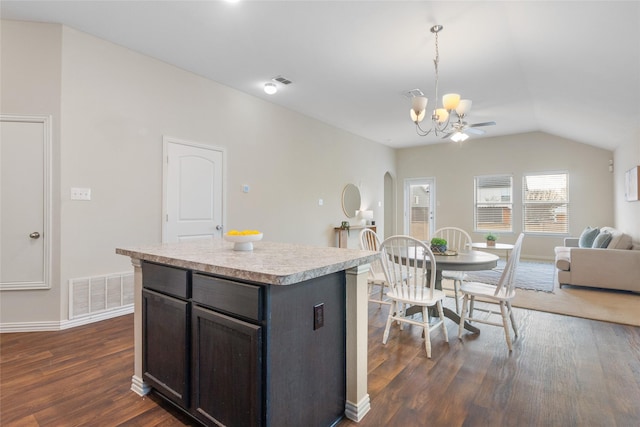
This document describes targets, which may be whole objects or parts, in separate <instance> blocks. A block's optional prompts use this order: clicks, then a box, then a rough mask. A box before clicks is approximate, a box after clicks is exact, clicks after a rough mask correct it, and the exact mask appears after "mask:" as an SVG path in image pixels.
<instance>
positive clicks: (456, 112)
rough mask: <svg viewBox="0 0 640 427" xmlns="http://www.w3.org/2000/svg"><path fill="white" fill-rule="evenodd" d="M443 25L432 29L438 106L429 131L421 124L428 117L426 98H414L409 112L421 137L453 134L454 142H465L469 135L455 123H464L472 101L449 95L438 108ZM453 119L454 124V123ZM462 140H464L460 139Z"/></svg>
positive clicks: (433, 113)
mask: <svg viewBox="0 0 640 427" xmlns="http://www.w3.org/2000/svg"><path fill="white" fill-rule="evenodd" d="M442 28H443V27H442V25H434V26H433V27H431V32H432V33H434V34H435V39H436V41H435V47H436V57H435V59H434V60H433V63H434V66H435V70H436V82H435V89H436V93H435V99H436V105H435V108H434V109H433V112H432V113H431V125H430V127H429V128H428V129H424V128H423V127H422V126H421V125H420V123H421V122H422V121H423V120H424V119H425V117H426V116H427V104H428V102H429V100H428V99H427V98H426V97H425V96H414V97H413V98H412V101H411V111H410V112H409V114H410V117H411V121H413V122H414V123H415V125H416V132H417V133H418V135H420V136H426V135H429V134H430V133H431V132H433V133H434V134H435V135H440V134H451V139H453V140H454V141H455V140H456V139H454V137H456V138H457V140H458V141H464V140H465V139H466V138H468V135H466V134H464V133H462V132H460V131H456V128H455V127H454V126H453V125H452V124H453V123H459V124H460V123H462V120H463V118H464V117H465V115H467V114H468V113H469V110H471V100H469V99H460V95H459V94H457V93H447V94H445V95H444V96H443V97H442V105H441V106H438V64H439V62H440V52H439V50H438V33H439V32H440V31H441V30H442ZM452 119H453V123H452ZM460 138H462V139H460Z"/></svg>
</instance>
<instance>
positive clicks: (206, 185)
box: [162, 137, 224, 242]
mask: <svg viewBox="0 0 640 427" xmlns="http://www.w3.org/2000/svg"><path fill="white" fill-rule="evenodd" d="M164 154H165V155H164V158H165V167H164V177H163V181H164V201H165V202H164V213H163V214H164V222H163V224H164V227H163V233H162V241H163V242H179V241H183V240H193V239H205V238H212V237H220V236H222V226H223V200H224V197H223V191H224V185H223V177H224V151H223V150H222V149H218V148H214V147H209V146H206V145H201V144H194V143H190V142H186V141H180V140H176V139H173V138H168V137H165V138H164Z"/></svg>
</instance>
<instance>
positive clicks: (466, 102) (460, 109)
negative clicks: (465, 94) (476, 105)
mask: <svg viewBox="0 0 640 427" xmlns="http://www.w3.org/2000/svg"><path fill="white" fill-rule="evenodd" d="M470 110H471V100H470V99H461V100H460V103H459V104H458V106H457V107H456V113H457V114H458V115H459V116H464V115H465V114H467V113H469V111H470Z"/></svg>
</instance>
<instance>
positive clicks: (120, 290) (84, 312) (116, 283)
mask: <svg viewBox="0 0 640 427" xmlns="http://www.w3.org/2000/svg"><path fill="white" fill-rule="evenodd" d="M127 306H133V272H127V273H115V274H109V275H105V276H93V277H82V278H79V279H71V280H69V319H78V318H83V317H88V316H93V315H96V314H101V313H105V312H109V311H115V310H118V309H121V308H122V307H127Z"/></svg>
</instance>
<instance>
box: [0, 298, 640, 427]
mask: <svg viewBox="0 0 640 427" xmlns="http://www.w3.org/2000/svg"><path fill="white" fill-rule="evenodd" d="M387 310H388V306H383V307H382V308H378V307H377V305H376V304H370V312H369V317H370V327H369V392H370V397H371V407H372V409H371V411H370V412H369V414H367V415H366V417H365V418H364V419H363V420H362V421H361V422H360V423H355V422H353V421H350V420H347V419H343V420H341V421H340V422H339V423H338V426H339V427H355V426H359V427H370V426H374V427H379V426H396V425H402V426H406V427H412V426H425V425H429V426H436V427H437V426H487V425H495V426H498V425H499V426H511V425H513V426H522V425H527V426H529V425H537V426H547V425H563V426H583V425H588V426H601V425H602V426H604V425H606V426H619V427H627V426H635V425H640V405H638V400H639V396H640V328H638V327H634V326H627V325H619V324H613V323H606V322H599V321H591V320H586V319H579V318H574V317H567V316H561V315H555V314H550V313H542V312H537V311H530V310H524V309H516V310H515V312H516V316H517V320H518V322H519V329H520V336H519V337H518V338H516V339H515V340H514V350H513V352H512V353H509V351H508V350H507V346H506V343H505V340H504V334H503V331H502V329H501V328H495V327H490V326H486V327H485V326H484V325H483V326H481V333H480V334H470V333H466V332H465V333H464V334H463V336H462V339H461V340H459V339H458V338H457V325H455V324H453V323H452V322H448V321H447V331H448V333H449V341H450V342H449V343H446V342H444V339H443V336H442V333H441V331H439V330H436V331H434V333H433V335H432V338H431V341H432V346H433V347H432V359H427V357H426V351H425V349H424V341H423V338H422V334H421V331H420V329H419V328H417V327H413V326H411V327H405V329H404V330H403V331H400V330H399V328H398V327H397V325H394V326H393V327H392V330H391V334H390V337H389V341H388V343H387V344H386V345H383V344H382V334H383V331H384V324H385V321H386V317H387ZM132 372H133V316H132V315H126V316H121V317H118V318H114V319H109V320H105V321H102V322H97V323H94V324H91V325H85V326H80V327H77V328H73V329H69V330H65V331H58V332H36V333H5V334H0V425H2V426H3V427H6V426H11V427H14V426H26V427H31V426H34V427H35V426H37V427H43V426H47V427H48V426H52V427H54V426H55V427H58V426H70V425H77V426H92V427H93V426H109V427H110V426H118V425H127V426H144V427H148V426H157V427H174V426H185V425H187V426H188V425H196V423H195V422H193V421H192V420H191V419H189V418H188V417H186V416H185V415H184V414H183V413H182V412H180V411H179V410H177V409H176V408H174V407H173V406H172V405H171V404H168V403H166V402H165V401H164V400H162V399H161V398H159V397H157V396H155V395H153V394H152V395H149V396H145V397H140V396H138V395H137V394H135V393H134V392H132V391H131V390H130V387H131V375H132Z"/></svg>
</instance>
